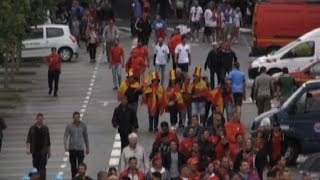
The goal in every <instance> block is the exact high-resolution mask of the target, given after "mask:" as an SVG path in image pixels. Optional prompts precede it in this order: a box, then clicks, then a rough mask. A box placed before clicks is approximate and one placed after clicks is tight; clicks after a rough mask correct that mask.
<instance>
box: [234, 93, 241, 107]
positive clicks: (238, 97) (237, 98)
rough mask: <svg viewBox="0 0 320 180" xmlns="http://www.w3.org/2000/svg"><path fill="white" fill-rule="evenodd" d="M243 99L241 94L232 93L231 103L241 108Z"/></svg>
mask: <svg viewBox="0 0 320 180" xmlns="http://www.w3.org/2000/svg"><path fill="white" fill-rule="evenodd" d="M242 99H243V93H233V101H234V105H235V106H241V105H242Z"/></svg>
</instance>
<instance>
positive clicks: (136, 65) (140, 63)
mask: <svg viewBox="0 0 320 180" xmlns="http://www.w3.org/2000/svg"><path fill="white" fill-rule="evenodd" d="M138 53H139V52H138V51H137V50H132V52H131V57H130V58H129V60H128V61H127V63H126V69H127V70H129V69H131V68H132V69H133V74H134V76H135V78H137V79H139V82H140V76H141V75H143V73H144V71H145V69H146V63H145V61H144V59H143V58H142V57H141V56H138Z"/></svg>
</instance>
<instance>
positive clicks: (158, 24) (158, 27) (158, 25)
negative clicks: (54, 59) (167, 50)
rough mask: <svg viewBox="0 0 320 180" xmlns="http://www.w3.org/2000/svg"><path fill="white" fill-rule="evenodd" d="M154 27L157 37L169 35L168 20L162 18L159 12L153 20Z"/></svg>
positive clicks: (163, 37)
mask: <svg viewBox="0 0 320 180" xmlns="http://www.w3.org/2000/svg"><path fill="white" fill-rule="evenodd" d="M151 26H152V29H153V30H154V32H155V34H156V39H159V38H162V39H165V38H166V35H167V32H166V31H167V22H166V21H165V20H163V19H161V17H160V15H159V14H157V16H156V19H155V20H153V21H152V24H151Z"/></svg>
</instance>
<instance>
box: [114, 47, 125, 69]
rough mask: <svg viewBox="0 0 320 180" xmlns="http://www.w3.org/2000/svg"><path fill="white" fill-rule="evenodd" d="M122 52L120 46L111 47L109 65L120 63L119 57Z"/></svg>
mask: <svg viewBox="0 0 320 180" xmlns="http://www.w3.org/2000/svg"><path fill="white" fill-rule="evenodd" d="M123 54H124V49H123V48H122V47H120V46H114V47H112V48H111V65H118V64H121V57H122V56H123Z"/></svg>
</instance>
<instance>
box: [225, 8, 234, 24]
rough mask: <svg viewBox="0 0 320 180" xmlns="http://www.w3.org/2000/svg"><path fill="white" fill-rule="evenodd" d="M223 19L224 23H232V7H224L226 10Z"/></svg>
mask: <svg viewBox="0 0 320 180" xmlns="http://www.w3.org/2000/svg"><path fill="white" fill-rule="evenodd" d="M224 20H225V23H228V24H233V23H234V11H233V9H232V8H231V9H229V10H228V9H226V12H225V14H224Z"/></svg>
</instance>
